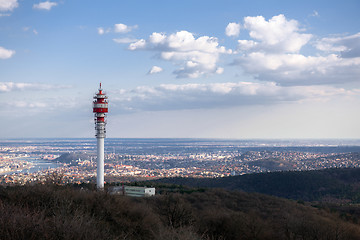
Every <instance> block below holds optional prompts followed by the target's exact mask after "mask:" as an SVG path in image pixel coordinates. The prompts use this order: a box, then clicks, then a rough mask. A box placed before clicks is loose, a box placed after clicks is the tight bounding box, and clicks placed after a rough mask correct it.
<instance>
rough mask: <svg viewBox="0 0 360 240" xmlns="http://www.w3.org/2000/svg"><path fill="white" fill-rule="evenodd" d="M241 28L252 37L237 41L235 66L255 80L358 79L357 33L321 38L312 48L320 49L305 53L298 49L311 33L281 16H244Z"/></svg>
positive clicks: (292, 82) (359, 53)
mask: <svg viewBox="0 0 360 240" xmlns="http://www.w3.org/2000/svg"><path fill="white" fill-rule="evenodd" d="M243 28H244V29H247V30H248V31H249V36H250V38H251V39H247V40H245V39H241V40H238V44H239V48H238V53H240V54H241V56H240V57H239V58H237V59H236V60H235V61H234V65H238V66H240V67H241V68H242V70H244V72H245V73H248V74H251V75H252V76H253V77H255V78H256V79H258V80H261V81H269V82H277V83H280V84H282V85H314V84H329V83H331V84H333V83H345V82H356V81H360V33H358V34H354V35H351V36H346V37H341V38H323V39H320V40H318V41H316V43H315V47H316V48H317V49H318V50H321V51H323V52H321V54H319V53H317V54H316V53H315V54H313V55H312V56H311V55H309V56H305V55H303V54H301V53H300V50H301V49H302V47H304V46H305V45H306V44H308V43H309V40H310V38H311V37H312V35H311V34H306V33H303V31H304V30H302V29H300V28H299V23H298V22H297V21H295V20H291V19H290V20H288V19H286V18H285V16H284V15H278V16H274V17H272V18H271V19H269V20H268V21H266V20H265V18H264V17H262V16H257V17H245V18H244V24H243ZM324 52H325V53H326V54H327V55H323V53H324Z"/></svg>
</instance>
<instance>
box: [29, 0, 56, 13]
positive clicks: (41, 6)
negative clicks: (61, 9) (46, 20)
mask: <svg viewBox="0 0 360 240" xmlns="http://www.w3.org/2000/svg"><path fill="white" fill-rule="evenodd" d="M57 5H58V4H57V3H56V2H50V1H46V2H40V3H38V4H34V5H33V8H34V9H39V10H47V11H50V10H51V8H53V7H55V6H57Z"/></svg>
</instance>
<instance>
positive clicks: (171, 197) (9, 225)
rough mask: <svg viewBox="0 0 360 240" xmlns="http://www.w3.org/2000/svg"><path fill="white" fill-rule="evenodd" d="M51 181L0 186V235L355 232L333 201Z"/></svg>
mask: <svg viewBox="0 0 360 240" xmlns="http://www.w3.org/2000/svg"><path fill="white" fill-rule="evenodd" d="M93 189H94V186H90V187H89V186H87V187H86V186H85V188H84V189H80V188H79V187H75V186H58V185H55V184H46V185H35V186H12V187H0V239H2V240H7V239H12V240H16V239H184V240H186V239H189V240H190V239H208V240H210V239H239V240H241V239H280V240H281V239H284V240H296V239H302V240H306V239H318V240H322V239H327V240H332V239H333V240H335V239H337V240H341V239H348V240H351V239H360V225H358V224H357V223H356V219H354V218H352V216H351V214H350V215H349V214H348V215H347V218H344V217H342V216H341V215H340V214H339V213H338V212H333V211H331V210H330V209H319V208H314V207H311V206H306V205H305V204H303V203H302V202H299V201H294V200H286V199H281V198H277V197H272V196H267V195H263V194H257V193H245V192H234V191H228V190H221V189H208V190H197V189H192V191H187V193H186V192H184V191H183V193H182V194H181V193H170V192H163V193H164V194H161V195H157V196H154V197H149V198H131V197H126V196H117V195H109V194H107V193H106V191H104V192H101V191H94V190H93Z"/></svg>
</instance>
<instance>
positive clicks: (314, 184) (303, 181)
mask: <svg viewBox="0 0 360 240" xmlns="http://www.w3.org/2000/svg"><path fill="white" fill-rule="evenodd" d="M155 182H156V183H168V184H177V185H185V186H190V187H201V188H224V189H228V190H241V191H245V192H258V193H263V194H269V195H274V196H278V197H284V198H290V199H296V200H305V201H324V200H327V201H331V200H336V201H345V202H353V203H360V191H359V190H360V169H358V168H352V169H324V170H317V171H302V172H296V171H285V172H270V173H258V174H247V175H242V176H232V177H224V178H216V179H215V178H164V179H159V180H157V181H155Z"/></svg>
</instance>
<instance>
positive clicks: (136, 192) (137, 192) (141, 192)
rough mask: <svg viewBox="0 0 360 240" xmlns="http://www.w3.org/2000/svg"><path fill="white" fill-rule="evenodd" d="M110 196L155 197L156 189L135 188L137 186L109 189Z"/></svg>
mask: <svg viewBox="0 0 360 240" xmlns="http://www.w3.org/2000/svg"><path fill="white" fill-rule="evenodd" d="M109 193H110V194H120V195H125V196H130V197H150V196H154V195H155V188H148V187H135V186H117V187H111V188H109Z"/></svg>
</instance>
